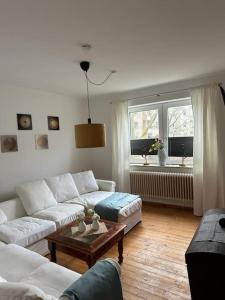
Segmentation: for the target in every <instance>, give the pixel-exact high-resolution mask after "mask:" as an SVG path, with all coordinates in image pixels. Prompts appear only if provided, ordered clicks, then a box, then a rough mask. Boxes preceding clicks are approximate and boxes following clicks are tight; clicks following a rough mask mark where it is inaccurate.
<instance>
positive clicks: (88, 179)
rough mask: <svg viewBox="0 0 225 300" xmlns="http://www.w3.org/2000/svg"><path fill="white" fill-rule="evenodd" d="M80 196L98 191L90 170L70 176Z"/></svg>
mask: <svg viewBox="0 0 225 300" xmlns="http://www.w3.org/2000/svg"><path fill="white" fill-rule="evenodd" d="M72 176H73V179H74V181H75V184H76V187H77V189H78V192H79V194H80V195H82V194H86V193H90V192H95V191H98V190H99V187H98V185H97V182H96V179H95V177H94V174H93V172H92V171H91V170H89V171H85V172H80V173H75V174H72Z"/></svg>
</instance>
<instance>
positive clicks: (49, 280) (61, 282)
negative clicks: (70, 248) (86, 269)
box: [22, 263, 81, 299]
mask: <svg viewBox="0 0 225 300" xmlns="http://www.w3.org/2000/svg"><path fill="white" fill-rule="evenodd" d="M80 276H81V275H80V274H79V273H76V272H73V271H71V270H69V269H66V268H64V267H62V266H59V265H57V264H54V263H47V264H43V265H41V266H40V267H39V268H37V269H36V270H34V271H33V272H32V273H31V274H30V275H29V276H28V277H26V278H24V279H23V280H22V282H23V283H27V284H31V285H35V286H36V287H38V288H40V289H41V290H42V291H44V292H45V293H47V294H50V295H53V296H55V297H56V298H57V299H58V298H59V297H60V296H61V295H62V293H63V292H64V290H65V289H66V288H68V287H69V286H70V285H71V284H72V283H73V282H74V281H76V280H77V279H79V278H80Z"/></svg>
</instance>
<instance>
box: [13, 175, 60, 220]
mask: <svg viewBox="0 0 225 300" xmlns="http://www.w3.org/2000/svg"><path fill="white" fill-rule="evenodd" d="M16 192H17V194H18V196H19V197H20V200H21V201H22V203H23V206H24V208H25V210H26V212H27V214H28V215H32V214H34V213H36V212H38V211H40V210H43V209H45V208H48V207H51V206H56V205H57V201H56V199H55V198H54V196H53V194H52V192H51V190H50V188H49V187H48V185H47V183H46V182H45V181H44V180H37V181H33V182H28V183H25V184H22V185H20V186H18V187H17V188H16Z"/></svg>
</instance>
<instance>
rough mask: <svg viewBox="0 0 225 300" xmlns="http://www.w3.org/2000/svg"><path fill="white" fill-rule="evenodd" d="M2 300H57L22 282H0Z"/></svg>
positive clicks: (0, 297)
mask: <svg viewBox="0 0 225 300" xmlns="http://www.w3.org/2000/svg"><path fill="white" fill-rule="evenodd" d="M0 299H30V300H37V299H38V300H57V299H56V298H55V297H54V296H51V295H47V294H45V293H44V292H43V291H42V290H41V289H39V288H38V287H36V286H34V285H31V284H26V283H22V282H0Z"/></svg>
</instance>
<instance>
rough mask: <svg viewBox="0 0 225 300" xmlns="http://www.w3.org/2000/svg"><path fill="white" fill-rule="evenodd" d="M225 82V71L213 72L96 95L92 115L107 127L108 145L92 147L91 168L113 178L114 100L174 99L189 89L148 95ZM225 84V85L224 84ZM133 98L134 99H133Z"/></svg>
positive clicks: (134, 101)
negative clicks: (112, 123)
mask: <svg viewBox="0 0 225 300" xmlns="http://www.w3.org/2000/svg"><path fill="white" fill-rule="evenodd" d="M218 82H223V83H225V73H224V72H223V73H218V74H213V75H211V76H205V77H201V78H195V79H190V80H185V81H179V82H173V83H168V84H164V85H159V86H154V87H148V88H143V89H139V90H134V91H129V92H126V93H123V94H114V95H105V96H101V97H96V98H94V99H93V100H92V106H91V110H92V116H93V118H92V119H93V121H94V122H102V123H105V124H106V128H107V147H106V148H100V149H91V150H90V156H91V168H92V169H93V171H94V173H95V175H96V176H97V177H98V178H104V179H111V177H112V151H111V145H112V141H111V111H112V105H111V104H110V103H111V102H113V101H121V100H126V99H127V100H128V99H131V100H130V101H129V103H130V104H132V105H138V104H141V103H144V102H151V101H152V102H155V101H157V102H159V101H161V100H165V99H168V100H169V99H173V98H179V97H183V96H184V97H185V96H187V91H185V92H182V91H181V92H176V93H171V94H167V95H164V96H162V97H148V96H147V95H151V94H155V93H161V92H167V91H175V90H179V89H187V88H192V87H193V86H198V85H204V84H209V83H218ZM224 86H225V85H224ZM135 98H137V99H135ZM132 99H133V100H132Z"/></svg>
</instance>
